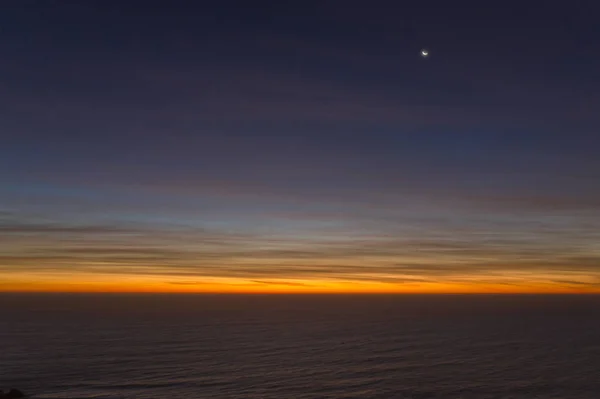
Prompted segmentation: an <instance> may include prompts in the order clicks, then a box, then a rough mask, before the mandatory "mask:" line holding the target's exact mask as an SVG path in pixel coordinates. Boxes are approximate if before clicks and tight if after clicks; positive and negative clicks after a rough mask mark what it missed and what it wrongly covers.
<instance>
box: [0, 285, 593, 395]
mask: <svg viewBox="0 0 600 399" xmlns="http://www.w3.org/2000/svg"><path fill="white" fill-rule="evenodd" d="M10 387H15V388H19V389H21V390H23V391H24V392H26V393H29V394H31V395H32V397H34V398H47V399H50V398H53V399H56V398H64V399H67V398H72V399H75V398H78V399H83V398H86V399H87V398H95V399H118V398H119V399H120V398H122V399H129V398H147V399H153V398H157V399H158V398H160V399H165V398H198V399H200V398H249V399H258V398H264V399H271V398H272V399H275V398H276V399H283V398H294V399H309V398H311V399H312V398H357V399H358V398H472V399H483V398H489V399H491V398H498V399H507V398H515V399H516V398H545V399H566V398H579V399H584V398H585V399H587V398H589V399H598V398H600V296H576V295H574V296H537V295H532V296H526V295H506V296H502V295H499V296H493V295H463V296H460V295H435V296H426V295H423V296H420V295H396V296H394V295H356V296H344V295H330V296H328V295H304V296H303V295H296V296H295V295H279V296H278V295H271V296H270V295H264V296H262V295H112V294H111V295H88V294H85V295H84V294H71V295H63V294H46V295H38V294H36V295H26V294H2V295H0V388H4V389H5V390H6V389H8V388H10Z"/></svg>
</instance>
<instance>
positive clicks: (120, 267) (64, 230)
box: [0, 0, 600, 293]
mask: <svg viewBox="0 0 600 399" xmlns="http://www.w3.org/2000/svg"><path fill="white" fill-rule="evenodd" d="M0 10H1V12H0V26H1V31H0V33H1V35H0V53H1V54H2V58H1V62H0V291H77V292H87V291H94V292H96V291H99V292H104V291H106V292H111V291H127V292H129V291H131V292H138V291H140V292H141V291H144V292H146V291H147V292H155V291H161V292H299V293H304V292H397V293H417V292H418V293H434V292H435V293H439V292H448V293H455V292H456V293H462V292H464V293H470V292H599V293H600V184H599V182H600V157H599V156H598V151H599V148H600V52H599V51H598V43H600V30H598V22H597V21H598V20H599V19H600V3H598V2H597V1H596V0H579V1H577V2H566V1H560V2H559V1H556V0H551V1H545V2H543V3H542V2H523V1H519V2H516V1H502V2H483V1H452V2H450V1H442V0H439V1H434V0H429V1H419V2H416V1H401V2H400V1H379V0H373V1H368V2H367V1H356V0H344V1H341V0H339V1H333V0H330V1H328V0H319V1H316V0H314V1H308V0H307V1H302V2H299V1H296V2H292V1H282V0H280V1H252V2H248V1H233V0H232V1H221V2H209V1H206V2H192V1H171V2H164V1H144V2H141V1H114V0H102V1H99V0H98V1H95V0H87V1H78V2H75V1H42V0H38V1H36V0H23V1H13V2H4V3H3V4H2V5H1V6H0ZM424 48H425V49H428V50H429V54H430V55H429V57H427V58H423V57H421V55H420V52H421V50H422V49H424Z"/></svg>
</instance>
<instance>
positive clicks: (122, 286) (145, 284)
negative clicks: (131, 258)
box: [0, 275, 600, 294]
mask: <svg viewBox="0 0 600 399" xmlns="http://www.w3.org/2000/svg"><path fill="white" fill-rule="evenodd" d="M162 280H164V278H163V279H162ZM0 292H23V293H26V292H30V293H33V292H40V293H43V292H48V293H62V292H64V293H173V294H177V293H181V294H185V293H190V294H192V293H198V294H201V293H215V294H216V293H223V294H253V293H254V294H600V287H597V286H590V287H586V286H566V285H561V284H557V283H542V282H531V283H525V282H524V283H520V284H511V285H508V284H505V283H502V282H498V283H490V282H485V283H479V282H462V283H455V282H452V283H440V282H418V283H384V282H363V281H341V280H329V281H327V280H322V281H318V280H286V281H282V280H265V281H260V282H256V281H250V280H241V279H224V278H221V279H219V278H211V279H207V280H205V281H199V282H192V283H190V282H185V281H173V282H164V281H158V280H157V279H152V278H147V279H134V278H120V279H116V278H115V277H114V276H100V277H95V278H93V279H92V278H90V279H76V278H74V277H63V278H57V277H56V276H52V277H48V278H41V279H38V280H36V281H32V280H31V278H26V276H24V275H21V276H13V278H12V279H10V280H8V281H5V282H3V283H2V284H0Z"/></svg>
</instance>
